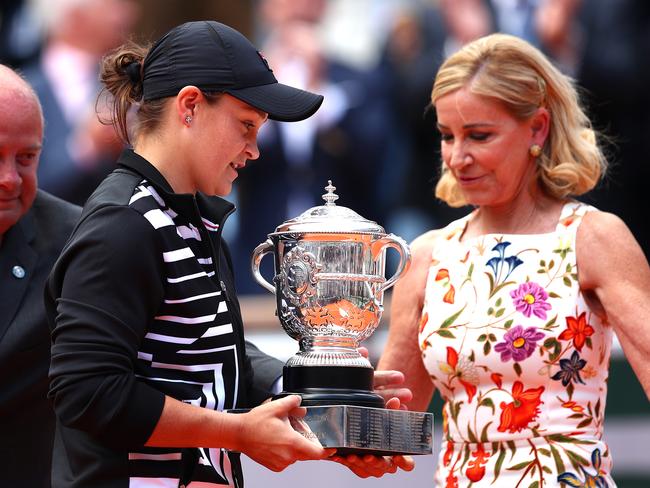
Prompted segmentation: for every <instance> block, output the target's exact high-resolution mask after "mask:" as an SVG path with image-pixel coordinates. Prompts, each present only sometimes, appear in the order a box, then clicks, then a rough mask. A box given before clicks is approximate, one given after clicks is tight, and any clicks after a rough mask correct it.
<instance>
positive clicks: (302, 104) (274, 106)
mask: <svg viewBox="0 0 650 488" xmlns="http://www.w3.org/2000/svg"><path fill="white" fill-rule="evenodd" d="M224 91H225V92H226V93H228V94H230V95H232V96H233V97H235V98H238V99H239V100H241V101H243V102H246V103H248V104H249V105H251V106H253V107H255V108H256V109H258V110H262V111H263V112H266V113H267V114H269V119H273V120H280V121H282V122H296V121H298V120H304V119H306V118H308V117H311V116H312V115H313V114H314V113H316V110H318V108H319V107H320V106H321V103H323V96H322V95H317V94H315V93H311V92H308V91H305V90H300V89H299V88H294V87H292V86H289V85H283V84H282V83H270V84H268V85H259V86H251V87H248V88H240V89H237V90H228V89H226V90H224Z"/></svg>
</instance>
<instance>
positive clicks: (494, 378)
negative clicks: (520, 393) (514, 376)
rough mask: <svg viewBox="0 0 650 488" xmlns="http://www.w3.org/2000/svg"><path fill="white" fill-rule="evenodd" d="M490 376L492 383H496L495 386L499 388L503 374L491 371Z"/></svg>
mask: <svg viewBox="0 0 650 488" xmlns="http://www.w3.org/2000/svg"><path fill="white" fill-rule="evenodd" d="M490 378H492V381H494V384H495V385H497V388H498V389H501V378H503V375H502V374H501V373H492V374H491V375H490Z"/></svg>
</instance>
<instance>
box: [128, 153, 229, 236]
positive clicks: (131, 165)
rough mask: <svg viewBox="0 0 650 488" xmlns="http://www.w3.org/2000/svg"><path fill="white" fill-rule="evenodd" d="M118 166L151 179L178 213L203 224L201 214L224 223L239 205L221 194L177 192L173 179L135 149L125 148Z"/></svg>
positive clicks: (215, 221)
mask: <svg viewBox="0 0 650 488" xmlns="http://www.w3.org/2000/svg"><path fill="white" fill-rule="evenodd" d="M117 164H118V166H121V167H123V168H126V169H128V170H130V171H134V172H136V173H138V174H139V175H140V176H142V177H143V178H144V179H146V180H147V181H148V182H149V183H151V184H152V185H153V186H154V188H155V189H156V191H158V192H159V193H160V195H161V196H162V197H163V199H164V200H165V202H166V203H167V205H169V206H170V207H171V208H173V209H174V210H175V211H176V212H177V213H179V214H181V213H182V214H183V215H187V216H189V217H190V219H191V220H192V221H193V223H194V224H195V225H201V217H202V216H203V217H205V218H206V219H208V220H210V221H211V222H214V223H217V224H219V225H220V226H222V225H223V222H224V221H225V220H226V218H227V217H228V215H230V214H231V213H232V212H234V210H235V206H234V205H233V204H232V203H230V202H229V201H227V200H224V199H223V198H221V197H217V196H208V195H204V194H203V193H201V192H197V193H196V195H193V194H191V193H175V192H174V189H173V188H172V187H171V185H170V184H169V182H168V181H167V180H166V179H165V177H164V176H163V175H162V173H160V171H158V169H157V168H156V167H155V166H154V165H153V164H151V163H150V162H149V161H147V160H146V159H145V158H143V157H142V156H140V155H139V154H137V153H136V152H134V151H133V150H132V149H125V150H124V151H123V152H122V154H121V155H120V157H119V158H118V160H117Z"/></svg>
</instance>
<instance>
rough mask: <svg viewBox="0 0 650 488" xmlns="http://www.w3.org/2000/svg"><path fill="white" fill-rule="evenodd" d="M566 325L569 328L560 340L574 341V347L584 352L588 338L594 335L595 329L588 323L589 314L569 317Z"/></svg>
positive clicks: (583, 313) (563, 332) (560, 336)
mask: <svg viewBox="0 0 650 488" xmlns="http://www.w3.org/2000/svg"><path fill="white" fill-rule="evenodd" d="M566 325H567V328H566V329H565V330H563V331H562V333H561V334H560V335H559V336H558V338H559V339H560V340H563V341H570V340H571V339H573V347H575V348H576V349H577V350H578V351H581V352H582V346H584V345H585V341H586V340H587V337H589V336H591V335H593V333H594V328H593V327H592V326H591V325H589V324H588V323H587V312H582V313H581V314H580V315H579V316H578V317H567V318H566Z"/></svg>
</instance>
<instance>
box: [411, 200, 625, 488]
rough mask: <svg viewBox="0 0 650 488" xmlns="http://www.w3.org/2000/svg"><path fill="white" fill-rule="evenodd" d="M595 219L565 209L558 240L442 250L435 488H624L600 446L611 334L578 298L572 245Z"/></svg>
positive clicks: (432, 358)
mask: <svg viewBox="0 0 650 488" xmlns="http://www.w3.org/2000/svg"><path fill="white" fill-rule="evenodd" d="M591 210H595V209H594V208H593V207H589V206H587V205H584V204H581V203H579V202H575V201H572V202H569V203H567V204H566V205H565V206H564V208H563V210H562V215H561V217H560V221H559V223H558V225H557V228H556V230H555V232H551V233H548V234H534V235H503V234H498V235H497V234H488V235H483V236H479V237H476V238H471V239H465V240H464V241H463V242H460V237H461V235H462V234H463V232H464V230H465V228H466V225H467V222H468V221H469V220H470V219H471V218H472V217H473V215H474V214H470V215H468V216H466V217H465V218H463V219H460V220H457V221H455V222H453V223H451V224H450V225H449V226H447V227H446V228H445V229H444V230H443V234H442V237H441V238H440V239H439V240H438V241H437V242H436V245H435V250H434V252H433V256H432V259H431V265H430V269H429V274H428V278H427V284H426V295H425V304H424V308H423V311H422V319H421V322H420V328H419V343H420V348H421V350H422V358H423V361H424V364H425V367H426V368H427V370H428V372H429V374H430V376H431V379H432V381H433V383H434V384H435V386H436V388H437V389H438V390H439V391H440V393H441V395H442V397H443V399H444V401H445V404H444V407H443V431H444V433H443V445H442V450H441V453H440V460H439V463H438V469H437V471H436V476H435V479H436V486H438V487H449V488H451V487H466V486H472V487H476V488H478V487H488V486H490V487H513V488H514V487H524V488H543V487H553V486H563V487H569V486H570V487H581V486H585V487H615V486H616V485H615V483H614V481H613V480H612V478H611V474H610V473H611V457H610V453H609V449H608V448H607V445H606V444H605V443H604V442H603V440H602V433H603V416H604V411H605V398H606V394H607V377H608V368H609V358H610V351H611V343H612V330H611V327H610V326H608V325H607V324H606V323H605V321H604V320H603V317H599V316H597V315H596V314H595V313H594V312H593V311H592V310H590V309H589V306H588V305H587V304H586V302H585V299H584V297H583V295H582V293H581V292H580V290H579V286H578V269H577V266H576V253H575V240H576V230H577V229H578V226H579V225H580V222H581V220H582V217H583V215H584V214H585V213H586V212H587V211H591Z"/></svg>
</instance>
